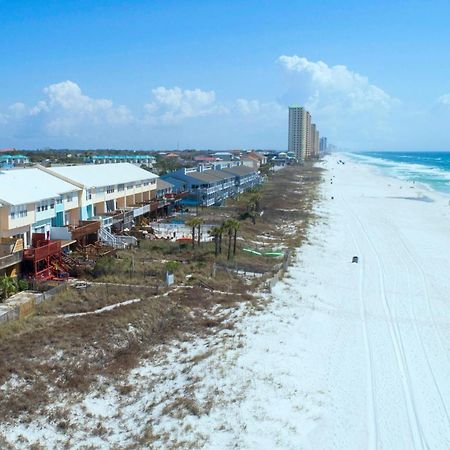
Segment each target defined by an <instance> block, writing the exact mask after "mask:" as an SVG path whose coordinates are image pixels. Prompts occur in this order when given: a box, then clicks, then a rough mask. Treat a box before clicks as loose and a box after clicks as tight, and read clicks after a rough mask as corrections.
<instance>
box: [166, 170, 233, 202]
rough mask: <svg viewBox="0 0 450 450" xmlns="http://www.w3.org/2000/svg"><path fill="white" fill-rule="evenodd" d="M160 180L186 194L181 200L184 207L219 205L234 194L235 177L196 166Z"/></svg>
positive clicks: (220, 171)
mask: <svg viewBox="0 0 450 450" xmlns="http://www.w3.org/2000/svg"><path fill="white" fill-rule="evenodd" d="M162 178H163V179H164V180H165V181H168V182H169V183H172V184H173V185H175V186H176V187H177V188H178V189H182V190H184V191H187V192H188V195H187V196H186V198H184V199H183V200H182V204H184V205H202V206H212V205H219V204H221V203H222V202H223V201H224V200H225V199H227V198H228V197H230V196H233V195H234V194H235V177H234V176H233V175H232V174H231V173H228V172H225V171H223V170H212V169H205V167H204V166H198V167H197V168H192V169H186V168H183V169H180V170H177V171H175V172H171V173H169V174H167V175H164V176H163V177H162Z"/></svg>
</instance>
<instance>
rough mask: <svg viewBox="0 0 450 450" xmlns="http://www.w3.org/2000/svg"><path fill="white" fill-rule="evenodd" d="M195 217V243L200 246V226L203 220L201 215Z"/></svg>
mask: <svg viewBox="0 0 450 450" xmlns="http://www.w3.org/2000/svg"><path fill="white" fill-rule="evenodd" d="M196 219H197V230H198V231H197V244H198V246H199V247H200V238H201V236H202V233H201V228H202V225H203V222H204V220H203V217H197V218H196Z"/></svg>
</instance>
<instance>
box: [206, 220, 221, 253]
mask: <svg viewBox="0 0 450 450" xmlns="http://www.w3.org/2000/svg"><path fill="white" fill-rule="evenodd" d="M208 233H209V234H210V235H211V236H212V237H213V239H214V256H216V257H217V256H218V255H219V248H220V247H219V244H220V236H221V234H222V227H218V226H216V227H212V228H211V229H210V230H209V231H208Z"/></svg>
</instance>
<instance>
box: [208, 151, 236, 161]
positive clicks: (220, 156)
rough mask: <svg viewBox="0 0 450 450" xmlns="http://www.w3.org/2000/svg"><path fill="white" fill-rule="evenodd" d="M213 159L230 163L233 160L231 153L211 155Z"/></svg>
mask: <svg viewBox="0 0 450 450" xmlns="http://www.w3.org/2000/svg"><path fill="white" fill-rule="evenodd" d="M213 157H214V158H218V159H221V160H222V161H231V160H232V159H234V155H233V153H230V152H216V153H213Z"/></svg>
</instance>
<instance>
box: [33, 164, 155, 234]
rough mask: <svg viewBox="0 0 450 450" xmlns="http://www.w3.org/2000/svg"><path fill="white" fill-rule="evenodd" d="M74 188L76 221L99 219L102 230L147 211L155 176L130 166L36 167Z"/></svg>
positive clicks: (123, 223)
mask: <svg viewBox="0 0 450 450" xmlns="http://www.w3.org/2000/svg"><path fill="white" fill-rule="evenodd" d="M40 170H42V171H45V172H46V173H48V174H50V175H53V176H54V177H57V178H59V179H61V180H65V181H67V182H68V183H71V184H73V185H74V186H77V187H78V188H79V189H80V192H79V209H80V220H99V221H100V222H101V226H102V227H103V228H107V229H108V230H110V229H111V227H112V226H113V225H117V228H123V227H126V226H129V225H131V224H132V222H133V220H134V218H135V217H139V216H141V215H144V214H145V213H147V212H149V211H150V206H149V204H150V201H151V199H152V198H153V197H154V196H155V195H156V180H157V178H158V176H157V175H155V174H153V173H151V172H149V171H147V170H144V169H141V168H140V167H137V166H135V165H133V164H130V163H110V164H103V165H102V166H101V167H96V166H95V165H81V166H61V167H51V168H47V167H40Z"/></svg>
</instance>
